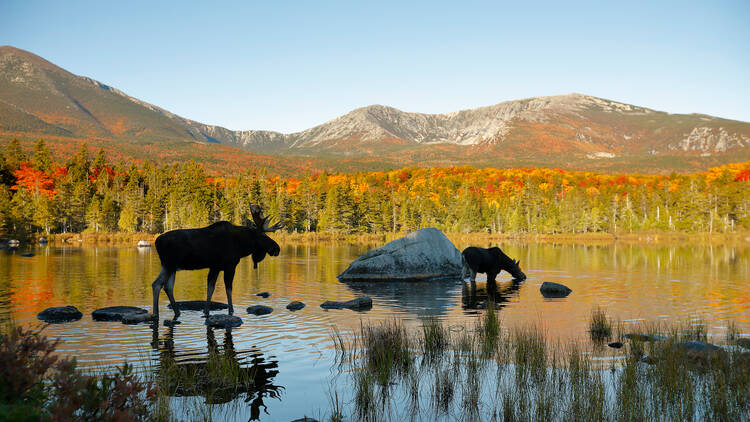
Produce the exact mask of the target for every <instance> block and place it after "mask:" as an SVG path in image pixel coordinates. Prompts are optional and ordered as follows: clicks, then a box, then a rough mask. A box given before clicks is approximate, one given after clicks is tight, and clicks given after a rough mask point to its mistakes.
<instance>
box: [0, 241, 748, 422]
mask: <svg viewBox="0 0 750 422" xmlns="http://www.w3.org/2000/svg"><path fill="white" fill-rule="evenodd" d="M376 246H379V245H373V244H355V245H345V244H319V245H282V250H281V254H280V255H279V256H278V257H267V258H266V259H265V260H264V261H263V262H262V263H260V264H259V267H258V269H257V270H254V269H253V268H252V262H251V260H250V259H247V260H243V261H242V262H241V263H240V265H239V266H238V268H237V273H236V276H235V281H234V304H235V315H237V316H240V317H241V318H242V319H243V325H242V326H241V327H239V328H235V329H232V330H231V331H230V332H227V331H225V330H210V329H207V328H206V327H205V325H204V324H203V318H202V316H201V315H202V313H201V312H190V311H184V312H183V313H182V315H181V316H180V321H182V323H181V324H180V325H177V326H175V327H171V328H170V327H164V326H159V327H158V328H157V329H152V328H150V327H149V326H147V325H123V324H121V323H119V322H95V321H93V320H92V319H91V315H90V314H91V312H92V311H93V310H94V309H97V308H101V307H105V306H114V305H132V306H140V307H144V308H146V309H148V310H149V311H150V310H151V282H153V280H154V279H155V278H156V276H157V275H158V273H159V269H160V266H159V258H158V256H157V254H156V251H155V250H153V249H152V248H141V249H136V248H102V247H82V248H74V247H52V246H49V247H39V248H36V249H32V250H30V252H33V253H34V254H35V255H34V256H33V257H22V256H20V252H14V251H0V323H5V322H6V321H8V320H13V321H14V322H15V323H16V324H21V325H24V326H31V327H36V328H39V327H42V326H44V324H43V323H41V322H40V321H38V320H37V318H36V314H37V313H38V312H40V311H41V310H43V309H45V308H47V307H51V306H62V305H74V306H76V307H78V309H79V310H81V311H82V312H83V313H84V317H83V319H81V320H80V321H76V322H70V323H65V324H55V325H49V326H47V327H46V328H45V329H44V333H45V334H46V335H48V336H51V337H56V338H58V337H59V338H60V339H61V343H60V345H59V347H58V351H59V352H60V353H62V354H64V355H69V356H74V357H76V358H77V359H78V361H79V363H80V365H81V366H83V367H87V368H92V369H93V370H102V368H108V367H112V366H114V365H117V364H121V363H122V362H126V361H127V362H131V363H135V364H136V365H138V366H139V367H140V368H142V370H151V369H153V368H156V367H158V366H159V365H160V364H161V362H162V361H163V360H164V359H165V358H170V359H175V360H177V361H179V362H182V363H184V364H194V363H198V364H199V363H200V362H201V359H205V356H206V354H207V353H208V350H209V349H211V350H224V351H226V350H231V351H233V352H234V353H236V354H237V356H238V359H241V362H242V363H243V365H244V366H246V367H248V368H253V369H254V370H256V373H258V374H261V375H260V377H259V378H260V381H259V383H258V388H257V389H256V390H255V391H251V392H248V393H247V394H246V396H243V397H240V398H237V397H214V398H212V399H211V400H212V402H213V403H218V404H216V405H215V406H212V407H211V409H212V411H213V412H215V413H214V414H213V417H214V419H216V420H224V419H226V420H243V421H246V420H249V419H260V420H268V421H276V420H278V421H289V420H292V419H296V418H300V417H302V416H303V415H308V416H320V415H323V414H325V413H326V411H327V409H328V407H329V406H328V402H329V392H330V391H332V389H333V388H334V387H333V382H334V381H332V374H333V371H332V367H331V365H332V363H333V359H332V355H333V343H332V337H331V334H332V332H333V329H334V327H336V329H337V330H339V331H340V332H342V333H343V334H344V335H345V336H346V335H347V333H350V332H352V331H355V330H358V329H359V328H360V325H361V324H362V323H367V322H372V321H386V320H392V319H398V320H400V321H402V322H403V323H404V324H406V325H407V326H408V327H412V328H417V327H419V324H420V319H421V318H424V317H426V316H431V317H435V318H438V319H440V320H441V321H443V323H444V324H446V325H447V326H449V327H456V329H460V328H461V327H466V326H470V325H472V324H473V323H474V322H475V321H476V320H477V319H478V318H479V317H481V315H482V313H483V312H484V311H483V310H482V309H481V308H482V306H483V303H484V302H485V301H486V300H487V291H486V288H485V283H484V282H483V278H482V276H481V275H480V276H479V278H478V283H477V289H476V291H472V290H470V289H467V288H465V287H464V286H463V285H462V283H461V282H460V281H459V280H449V281H442V282H434V283H361V284H342V283H339V282H338V280H337V279H336V275H338V274H339V273H341V272H342V271H343V270H344V269H346V267H347V266H348V265H349V263H350V262H351V261H352V260H353V259H354V258H356V257H357V256H358V255H360V254H362V253H364V252H365V251H367V250H369V249H371V248H373V247H376ZM457 246H458V247H459V249H462V248H463V247H465V246H467V245H457ZM482 246H488V245H482ZM499 246H500V247H501V248H502V249H503V250H504V251H505V252H506V254H508V255H509V256H511V257H513V258H516V259H519V260H520V261H521V268H522V269H523V271H524V272H525V273H526V275H527V276H528V279H527V280H526V281H524V282H523V283H521V284H514V283H512V282H511V281H510V276H509V275H508V274H507V273H503V274H501V275H500V276H499V277H498V281H499V284H498V290H499V292H498V296H497V297H496V298H495V299H496V301H497V302H498V306H499V307H500V312H499V317H500V319H501V323H502V325H503V326H521V325H524V324H536V325H538V326H540V327H542V328H543V329H544V330H545V332H546V333H547V335H548V336H549V338H550V339H551V340H552V341H558V342H562V343H566V342H573V341H588V340H587V338H588V335H587V329H588V319H589V315H590V313H591V310H592V309H593V308H595V307H597V306H601V307H602V308H604V309H606V311H607V313H608V314H609V315H610V316H611V317H613V318H614V319H616V320H618V321H621V322H622V324H623V325H624V326H625V329H626V331H627V328H628V327H629V326H632V327H631V328H632V329H633V330H637V329H638V326H639V325H640V324H643V323H644V322H648V323H654V322H661V323H664V324H665V325H668V324H674V323H690V322H705V324H706V326H707V329H708V333H709V336H723V335H724V334H725V333H726V330H727V326H728V323H729V322H730V321H733V322H734V324H736V326H737V328H738V329H739V331H740V333H741V334H743V335H747V334H749V333H750V291H749V290H748V287H749V286H750V283H749V281H750V259H748V258H750V243H747V242H744V243H737V244H731V245H717V244H708V243H706V244H701V243H700V242H695V243H683V244H646V243H617V242H616V243H611V242H610V243H597V244H587V243H563V244H555V243H533V242H511V241H509V242H505V243H501V244H500V245H499ZM25 252H27V251H25ZM206 275H207V270H204V271H193V272H187V271H182V272H178V274H177V281H176V285H175V298H176V299H177V300H178V301H179V300H191V299H197V300H201V299H205V292H206V281H205V279H206ZM221 280H222V278H221V277H220V279H219V282H218V284H217V289H216V292H215V294H214V298H213V299H214V300H216V301H223V302H224V301H225V300H226V296H225V293H224V288H223V281H221ZM544 281H552V282H557V283H562V284H565V285H567V286H568V287H570V288H571V289H572V290H573V293H571V295H570V296H568V297H567V298H564V299H545V298H544V297H542V295H541V294H540V292H539V286H540V285H541V283H542V282H544ZM259 292H269V293H270V294H271V296H270V297H268V298H266V299H263V298H261V297H258V296H256V293H259ZM363 295H368V296H371V297H372V299H373V303H374V305H373V307H372V309H371V310H369V311H365V312H355V311H351V310H329V311H326V310H323V309H321V308H320V306H319V305H320V304H321V303H322V302H324V301H326V300H348V299H351V298H354V297H357V296H363ZM294 300H299V301H302V302H304V303H305V304H307V306H306V307H305V308H304V309H302V310H299V311H296V312H291V311H288V310H287V309H286V308H285V306H286V305H287V304H288V303H289V302H291V301H294ZM167 303H168V301H167V298H166V295H165V294H164V293H162V295H161V308H160V309H161V311H160V312H161V317H162V318H171V317H172V312H171V310H169V309H167V307H166V305H167ZM255 304H264V305H268V306H271V307H273V309H274V311H273V313H271V314H270V315H265V316H254V315H248V314H247V312H246V311H245V308H247V307H248V306H250V305H255ZM219 312H226V311H219ZM599 353H601V354H602V355H606V356H609V357H612V356H614V357H615V358H616V357H617V356H616V353H617V352H614V351H610V350H602V351H600V352H599ZM340 387H341V386H340V385H339V386H338V388H340ZM184 395H185V396H187V397H183V398H178V399H175V400H174V401H173V409H174V410H175V411H176V412H178V417H179V412H185V413H184V414H183V416H185V418H187V419H190V418H193V417H194V416H195V415H193V414H191V413H190V412H192V411H193V410H191V409H194V408H195V406H192V405H191V400H192V401H195V400H204V399H202V398H197V399H196V398H191V397H189V396H190V395H191V392H190V391H185V392H184Z"/></svg>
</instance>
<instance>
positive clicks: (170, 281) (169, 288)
mask: <svg viewBox="0 0 750 422" xmlns="http://www.w3.org/2000/svg"><path fill="white" fill-rule="evenodd" d="M175 274H176V272H172V273H169V278H167V284H165V285H164V291H165V292H167V297H168V298H169V304H170V305H172V310H173V311H174V317H175V318H177V317H178V316H180V310H179V309H177V302H175V300H174V278H175Z"/></svg>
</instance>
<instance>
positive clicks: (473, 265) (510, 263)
mask: <svg viewBox="0 0 750 422" xmlns="http://www.w3.org/2000/svg"><path fill="white" fill-rule="evenodd" d="M461 256H462V257H463V270H462V271H461V279H462V280H463V279H465V278H466V274H467V273H469V275H470V277H471V282H472V283H475V282H476V277H477V273H486V274H487V283H494V282H495V277H497V275H498V274H499V273H500V271H503V270H505V271H507V272H508V273H510V275H511V276H513V278H514V279H515V280H525V279H526V274H524V273H523V271H521V267H520V265H521V263H520V262H519V261H516V260H513V259H511V258H510V257H509V256H508V255H506V254H505V253H503V251H501V250H500V248H498V247H492V248H489V249H484V248H477V247H475V246H469V247H468V248H466V249H464V251H463V252H461Z"/></svg>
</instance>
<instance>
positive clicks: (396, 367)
mask: <svg viewBox="0 0 750 422" xmlns="http://www.w3.org/2000/svg"><path fill="white" fill-rule="evenodd" d="M593 314H594V313H593V312H592V315H593ZM601 314H603V316H604V319H606V321H607V323H608V326H609V329H610V336H612V334H613V333H615V337H617V338H619V339H623V341H625V342H626V347H624V348H622V349H619V350H615V349H611V350H612V351H611V352H609V350H610V349H602V348H601V346H599V345H597V344H596V343H590V342H587V341H585V339H584V340H583V341H580V342H578V341H573V342H570V343H566V344H555V343H550V342H549V340H548V338H549V336H548V335H547V333H546V332H545V330H544V329H543V328H542V327H541V326H540V325H538V324H530V325H526V326H520V327H511V328H506V327H502V325H501V323H500V321H499V320H498V319H497V315H496V312H495V311H494V309H492V306H490V307H489V309H488V310H487V311H486V313H485V314H484V315H482V317H481V318H479V319H478V320H477V322H476V323H475V325H474V326H468V327H465V328H464V329H463V330H449V329H447V328H446V327H444V326H443V324H442V322H441V321H440V320H438V319H434V318H430V319H424V320H422V326H421V330H418V331H417V332H415V333H413V334H409V333H408V332H407V330H405V329H404V327H403V326H402V325H400V323H398V322H387V323H380V324H375V325H372V326H365V325H363V326H362V327H361V328H360V330H359V333H358V334H356V335H355V336H353V338H351V339H349V340H345V339H344V337H343V336H341V335H340V334H339V335H338V336H337V337H336V341H335V343H336V344H339V346H337V348H340V349H345V350H347V351H348V352H347V353H346V355H347V356H348V360H347V365H346V366H345V367H340V366H338V365H337V367H339V368H340V369H341V370H342V371H344V372H342V373H345V374H348V375H347V376H348V379H349V380H351V381H352V385H353V388H352V391H353V393H352V394H351V395H352V398H353V400H352V402H353V404H354V406H353V407H354V409H353V412H352V414H351V417H350V419H352V420H378V421H381V420H407V419H408V420H471V421H473V420H508V421H513V420H520V421H532V420H545V421H546V420H550V421H579V420H587V421H588V420H592V421H650V420H657V421H702V420H720V421H721V420H748V419H750V400H748V397H750V358H749V357H748V356H750V355H747V354H742V352H740V351H739V350H741V349H739V348H727V349H722V350H720V351H715V349H712V350H714V352H711V353H708V354H705V355H704V354H701V353H698V352H694V351H691V350H689V349H687V348H685V347H684V346H683V345H684V344H685V342H687V341H705V340H706V339H707V338H709V336H708V333H707V330H706V325H705V324H704V323H702V322H701V321H699V320H693V321H691V322H689V323H687V324H675V325H671V326H665V325H664V324H663V323H661V324H660V323H643V324H640V326H637V327H636V326H629V327H628V328H629V331H636V332H639V333H646V334H644V335H642V336H640V337H639V336H634V337H632V338H631V339H629V340H625V339H624V336H623V332H624V328H623V327H622V325H621V324H618V325H616V326H613V325H612V324H613V322H612V321H611V320H610V319H609V318H608V317H607V316H606V314H604V312H603V311H601ZM729 340H731V338H728V341H729ZM593 351H598V352H597V353H598V354H596V356H600V357H601V358H598V359H605V360H597V359H593V358H592V357H593V356H595V354H594V353H593ZM602 351H604V352H605V355H604V356H603V355H602V353H603V352H602ZM607 353H609V355H610V356H611V359H610V360H606V359H609V358H606V354H607ZM341 354H342V353H337V356H340V355H341ZM385 367H390V368H385ZM399 391H400V392H401V393H402V394H397V393H398V392H399ZM384 392H385V393H384ZM399 400H400V401H399ZM393 409H402V410H403V411H402V412H400V413H399V412H398V411H396V412H393ZM339 413H341V414H343V413H344V412H343V411H339Z"/></svg>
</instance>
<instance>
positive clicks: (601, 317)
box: [589, 306, 612, 341]
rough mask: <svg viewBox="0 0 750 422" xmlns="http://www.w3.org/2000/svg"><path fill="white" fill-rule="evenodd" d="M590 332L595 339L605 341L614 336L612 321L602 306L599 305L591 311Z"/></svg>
mask: <svg viewBox="0 0 750 422" xmlns="http://www.w3.org/2000/svg"><path fill="white" fill-rule="evenodd" d="M589 334H590V335H591V339H592V340H594V341H603V340H606V339H608V338H610V337H611V336H612V321H611V320H610V319H609V317H608V316H607V312H606V311H605V310H604V309H602V308H601V307H598V306H597V307H596V308H594V309H593V310H592V311H591V317H590V318H589Z"/></svg>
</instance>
